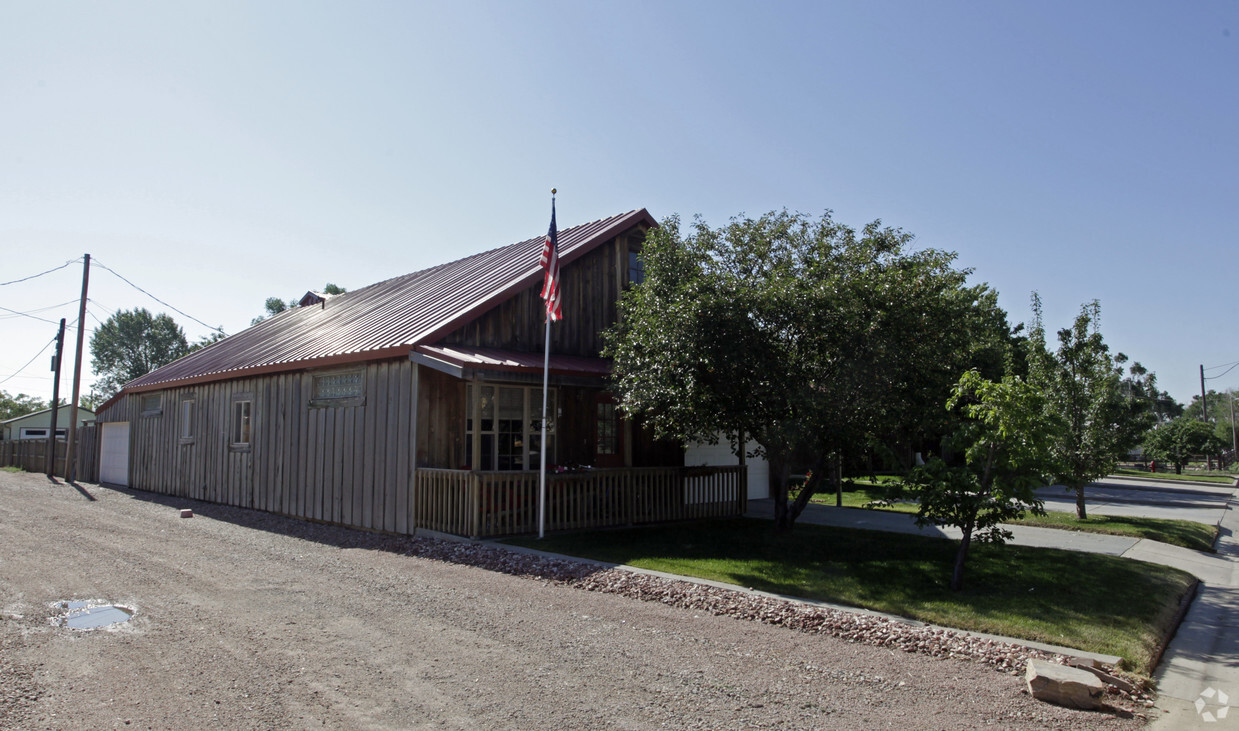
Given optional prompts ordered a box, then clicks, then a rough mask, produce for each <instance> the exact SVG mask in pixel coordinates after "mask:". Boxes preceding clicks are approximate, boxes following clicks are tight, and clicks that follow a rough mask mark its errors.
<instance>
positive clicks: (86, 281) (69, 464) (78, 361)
mask: <svg viewBox="0 0 1239 731" xmlns="http://www.w3.org/2000/svg"><path fill="white" fill-rule="evenodd" d="M89 286H90V254H86V256H85V260H84V263H83V264H82V301H81V304H79V305H78V308H77V357H75V358H74V359H73V400H72V401H70V402H69V439H68V441H67V442H66V444H65V480H66V481H68V482H73V478H74V477H76V471H75V469H74V468H75V467H76V466H77V464H76V461H75V460H74V459H73V457H74V455H75V448H76V445H77V400H78V397H79V396H80V395H81V393H82V341H83V339H84V338H85V337H86V290H87V288H88V287H89Z"/></svg>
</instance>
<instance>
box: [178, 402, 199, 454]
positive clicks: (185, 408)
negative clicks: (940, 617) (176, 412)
mask: <svg viewBox="0 0 1239 731" xmlns="http://www.w3.org/2000/svg"><path fill="white" fill-rule="evenodd" d="M196 406H197V401H196V399H195V398H194V397H193V396H185V397H184V398H182V399H181V414H180V416H181V443H182V444H185V443H187V442H192V441H193V440H194V412H195V407H196Z"/></svg>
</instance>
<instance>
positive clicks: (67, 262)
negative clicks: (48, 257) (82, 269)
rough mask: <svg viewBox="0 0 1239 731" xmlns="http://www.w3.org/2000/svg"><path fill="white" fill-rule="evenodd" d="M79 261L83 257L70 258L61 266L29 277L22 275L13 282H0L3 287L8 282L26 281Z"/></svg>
mask: <svg viewBox="0 0 1239 731" xmlns="http://www.w3.org/2000/svg"><path fill="white" fill-rule="evenodd" d="M79 261H81V259H70V260H69V261H66V262H65V263H64V264H61V265H60V266H58V267H55V268H52V269H48V270H47V271H45V272H39V273H38V274H31V275H30V276H28V277H22V278H21V279H14V280H13V281H11V282H0V287H3V286H5V285H7V284H17V283H18V282H25V281H27V280H30V279H36V278H38V277H41V276H43V275H44V274H51V273H52V272H54V271H57V270H59V269H64V268H65V267H67V266H69V265H71V264H76V263H78V262H79Z"/></svg>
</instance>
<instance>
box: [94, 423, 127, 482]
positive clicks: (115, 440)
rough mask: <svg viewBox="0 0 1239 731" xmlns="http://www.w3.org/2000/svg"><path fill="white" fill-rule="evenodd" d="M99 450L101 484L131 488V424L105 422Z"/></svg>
mask: <svg viewBox="0 0 1239 731" xmlns="http://www.w3.org/2000/svg"><path fill="white" fill-rule="evenodd" d="M102 426H103V439H102V444H101V445H100V449H99V482H106V483H107V484H109V485H121V486H122V487H129V424H128V422H123V421H118V422H112V423H110V422H104V423H103V425H102Z"/></svg>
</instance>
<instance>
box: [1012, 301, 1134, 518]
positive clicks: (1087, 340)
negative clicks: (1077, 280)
mask: <svg viewBox="0 0 1239 731" xmlns="http://www.w3.org/2000/svg"><path fill="white" fill-rule="evenodd" d="M1032 308H1033V327H1032V331H1031V333H1030V340H1031V347H1030V353H1029V374H1030V378H1029V380H1030V381H1031V382H1032V383H1033V384H1034V385H1035V386H1037V387H1038V388H1040V389H1042V391H1043V393H1044V394H1045V396H1046V418H1047V419H1049V420H1052V421H1056V422H1057V423H1059V424H1060V425H1061V427H1060V428H1059V429H1058V433H1057V434H1056V436H1055V439H1054V441H1053V457H1054V464H1053V468H1052V470H1051V471H1050V475H1051V477H1052V478H1053V479H1054V480H1055V481H1056V482H1058V483H1060V484H1062V485H1064V486H1066V487H1067V489H1068V490H1072V491H1074V492H1075V494H1076V517H1078V518H1080V519H1081V520H1083V519H1085V518H1086V517H1088V511H1087V507H1086V505H1085V500H1084V488H1085V486H1086V485H1088V484H1089V483H1091V482H1093V481H1094V480H1097V479H1100V478H1102V477H1105V476H1106V475H1108V474H1110V473H1111V472H1113V471H1114V469H1115V468H1116V467H1117V466H1118V462H1119V460H1120V459H1121V458H1122V457H1123V456H1124V455H1126V454H1127V453H1128V451H1130V450H1131V448H1132V447H1134V446H1135V445H1136V444H1137V443H1139V439H1140V436H1141V434H1142V433H1143V432H1144V430H1145V429H1147V427H1148V418H1147V416H1145V414H1146V413H1147V412H1146V411H1143V410H1142V408H1141V407H1140V405H1139V404H1138V403H1136V402H1135V401H1133V400H1132V399H1129V398H1127V397H1126V396H1125V395H1124V393H1123V388H1122V383H1121V381H1122V369H1121V367H1120V364H1119V363H1118V362H1116V360H1115V358H1113V357H1111V355H1110V348H1109V346H1107V345H1106V343H1105V341H1104V340H1103V339H1102V337H1101V330H1100V321H1101V304H1100V303H1099V302H1097V301H1096V300H1094V301H1092V302H1090V303H1088V304H1085V305H1084V306H1083V307H1081V308H1080V314H1079V315H1077V316H1076V319H1075V322H1074V324H1073V325H1072V327H1070V328H1064V329H1062V330H1059V331H1058V349H1057V350H1055V351H1050V349H1049V348H1048V346H1047V345H1046V342H1045V330H1044V328H1043V327H1042V323H1041V298H1040V297H1039V296H1038V295H1037V294H1036V293H1035V292H1034V293H1033V296H1032Z"/></svg>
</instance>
